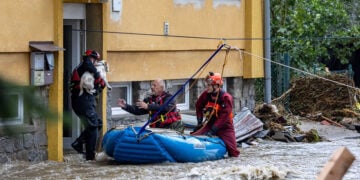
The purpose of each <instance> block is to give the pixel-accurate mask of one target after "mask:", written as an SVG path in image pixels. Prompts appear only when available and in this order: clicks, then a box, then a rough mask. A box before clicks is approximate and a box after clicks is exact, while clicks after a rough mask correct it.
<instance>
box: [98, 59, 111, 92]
mask: <svg viewBox="0 0 360 180" xmlns="http://www.w3.org/2000/svg"><path fill="white" fill-rule="evenodd" d="M95 67H96V69H97V71H98V72H99V74H100V77H101V78H102V79H103V80H104V81H105V85H106V87H107V89H108V90H109V91H111V89H112V87H111V86H110V84H109V83H108V81H107V79H106V72H108V71H109V69H108V64H107V63H106V62H105V61H104V60H101V61H97V62H96V63H95Z"/></svg>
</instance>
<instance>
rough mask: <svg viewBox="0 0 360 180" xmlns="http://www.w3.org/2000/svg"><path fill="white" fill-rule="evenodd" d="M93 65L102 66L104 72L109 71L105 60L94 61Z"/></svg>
mask: <svg viewBox="0 0 360 180" xmlns="http://www.w3.org/2000/svg"><path fill="white" fill-rule="evenodd" d="M94 65H95V67H96V68H98V67H101V66H102V67H103V68H104V70H105V72H109V65H108V63H107V62H106V61H105V60H99V61H96V63H95V64H94Z"/></svg>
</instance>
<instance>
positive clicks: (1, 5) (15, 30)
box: [0, 0, 54, 85]
mask: <svg viewBox="0 0 360 180" xmlns="http://www.w3.org/2000/svg"><path fill="white" fill-rule="evenodd" d="M49 9H53V2H52V1H44V0H32V1H31V2H29V1H24V0H11V1H0V14H1V15H0V23H1V24H2V26H1V30H0V37H1V43H0V63H1V64H3V65H2V66H0V76H2V77H3V78H5V79H8V80H11V81H12V82H15V83H18V84H21V85H30V62H29V61H30V55H29V52H30V48H29V41H53V39H54V25H53V23H54V16H53V11H49Z"/></svg>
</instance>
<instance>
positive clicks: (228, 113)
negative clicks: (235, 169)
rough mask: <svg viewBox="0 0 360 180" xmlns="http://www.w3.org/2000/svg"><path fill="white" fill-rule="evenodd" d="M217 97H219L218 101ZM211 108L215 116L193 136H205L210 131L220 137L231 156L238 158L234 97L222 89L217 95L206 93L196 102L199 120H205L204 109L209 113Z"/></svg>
mask: <svg viewBox="0 0 360 180" xmlns="http://www.w3.org/2000/svg"><path fill="white" fill-rule="evenodd" d="M216 95H218V99H217V100H216ZM215 101H216V102H215ZM210 106H213V108H212V109H214V114H213V115H212V116H211V118H210V120H209V121H208V123H207V124H206V125H205V127H203V128H201V129H199V130H197V131H196V132H194V133H192V135H203V134H206V133H207V132H209V131H213V133H215V135H217V136H219V137H220V138H221V139H222V140H223V141H224V143H225V145H226V149H227V151H228V154H229V156H231V157H238V156H239V154H240V151H239V150H238V149H237V144H236V138H235V130H234V125H233V114H232V107H233V98H232V96H231V95H230V94H229V93H227V92H225V91H223V90H221V89H220V92H219V93H215V95H214V94H211V93H208V92H207V91H204V92H203V93H202V94H201V95H200V97H199V99H198V100H197V102H196V116H197V117H198V118H203V116H204V109H205V111H207V109H209V108H210ZM205 114H206V112H205Z"/></svg>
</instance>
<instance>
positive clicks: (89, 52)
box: [84, 50, 100, 60]
mask: <svg viewBox="0 0 360 180" xmlns="http://www.w3.org/2000/svg"><path fill="white" fill-rule="evenodd" d="M84 56H91V57H93V58H95V59H96V60H99V59H100V53H98V52H96V51H95V50H86V51H85V54H84Z"/></svg>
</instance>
